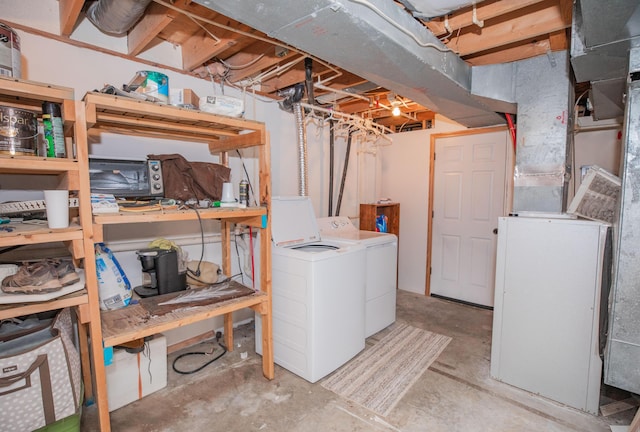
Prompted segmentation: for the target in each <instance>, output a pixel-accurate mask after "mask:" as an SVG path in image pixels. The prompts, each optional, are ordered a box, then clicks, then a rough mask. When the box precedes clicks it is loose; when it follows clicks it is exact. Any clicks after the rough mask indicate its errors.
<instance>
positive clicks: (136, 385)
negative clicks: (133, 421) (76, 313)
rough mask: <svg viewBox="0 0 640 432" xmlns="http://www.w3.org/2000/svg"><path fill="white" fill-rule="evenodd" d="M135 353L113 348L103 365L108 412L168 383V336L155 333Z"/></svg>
mask: <svg viewBox="0 0 640 432" xmlns="http://www.w3.org/2000/svg"><path fill="white" fill-rule="evenodd" d="M147 344H148V348H147V347H145V349H144V350H143V351H142V352H140V353H137V354H130V353H128V352H127V351H125V350H123V349H114V352H113V362H112V363H111V364H110V365H108V366H107V367H106V370H107V391H108V399H109V411H113V410H116V409H118V408H121V407H123V406H125V405H127V404H130V403H131V402H134V401H137V400H138V399H142V398H143V397H144V396H147V395H149V394H151V393H153V392H155V391H158V390H160V389H162V388H164V387H166V386H167V339H166V338H165V337H164V336H163V335H156V336H155V337H154V338H153V339H152V340H150V341H148V342H147Z"/></svg>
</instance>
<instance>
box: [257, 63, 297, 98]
mask: <svg viewBox="0 0 640 432" xmlns="http://www.w3.org/2000/svg"><path fill="white" fill-rule="evenodd" d="M304 80H305V73H304V70H300V69H293V70H290V71H288V72H286V73H284V74H282V75H280V76H276V77H275V78H272V79H270V80H266V81H263V82H262V83H261V84H262V86H261V87H262V91H263V92H266V93H270V94H271V97H275V96H276V92H277V91H278V90H283V89H286V88H288V87H291V86H292V85H294V84H298V83H301V82H304Z"/></svg>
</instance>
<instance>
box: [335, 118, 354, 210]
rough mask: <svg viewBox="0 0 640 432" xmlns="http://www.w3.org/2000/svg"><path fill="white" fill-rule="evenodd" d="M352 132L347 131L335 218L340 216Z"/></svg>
mask: <svg viewBox="0 0 640 432" xmlns="http://www.w3.org/2000/svg"><path fill="white" fill-rule="evenodd" d="M352 135H353V131H351V130H349V134H348V135H347V151H346V154H345V157H344V167H343V169H342V181H341V182H340V192H339V193H338V203H337V204H336V216H340V205H341V204H342V194H343V193H344V183H345V181H346V179H347V168H348V167H349V154H350V153H351V136H352Z"/></svg>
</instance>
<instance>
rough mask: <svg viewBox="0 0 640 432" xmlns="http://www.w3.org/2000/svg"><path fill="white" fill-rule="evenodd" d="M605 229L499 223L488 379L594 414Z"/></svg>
mask: <svg viewBox="0 0 640 432" xmlns="http://www.w3.org/2000/svg"><path fill="white" fill-rule="evenodd" d="M607 228H608V226H607V225H606V224H602V223H599V222H592V221H586V220H576V219H569V218H548V217H543V218H536V217H504V218H499V220H498V249H497V261H496V287H495V288H496V289H495V304H494V315H493V338H492V346H491V376H492V377H494V378H495V379H497V380H499V381H503V382H505V383H508V384H511V385H513V386H516V387H519V388H521V389H524V390H527V391H530V392H532V393H537V394H540V395H541V396H544V397H547V398H549V399H552V400H555V401H557V402H560V403H563V404H565V405H569V406H571V407H574V408H578V409H581V410H583V411H587V412H590V413H593V414H597V413H598V406H599V397H600V382H601V374H602V360H601V357H600V353H599V340H598V339H599V309H600V286H601V281H602V268H603V265H602V264H603V257H604V249H605V241H606V234H607Z"/></svg>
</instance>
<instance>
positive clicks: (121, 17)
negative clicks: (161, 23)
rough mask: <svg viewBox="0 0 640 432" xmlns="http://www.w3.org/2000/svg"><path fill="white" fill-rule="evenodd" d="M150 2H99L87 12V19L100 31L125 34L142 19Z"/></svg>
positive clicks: (112, 0)
mask: <svg viewBox="0 0 640 432" xmlns="http://www.w3.org/2000/svg"><path fill="white" fill-rule="evenodd" d="M149 3H151V0H99V1H96V2H94V3H92V4H91V6H89V9H88V10H87V18H88V19H89V21H91V23H93V25H95V26H96V27H97V28H98V29H100V31H103V32H105V33H108V34H111V35H117V36H120V35H123V34H126V33H127V32H128V31H129V30H130V29H131V28H132V27H133V26H134V24H135V23H136V22H138V20H139V19H140V17H142V15H143V14H144V11H145V9H146V8H147V6H148V5H149Z"/></svg>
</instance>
